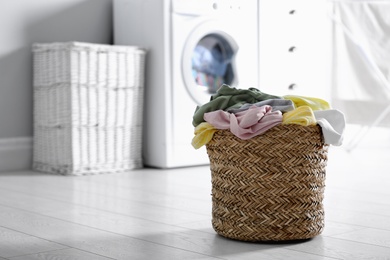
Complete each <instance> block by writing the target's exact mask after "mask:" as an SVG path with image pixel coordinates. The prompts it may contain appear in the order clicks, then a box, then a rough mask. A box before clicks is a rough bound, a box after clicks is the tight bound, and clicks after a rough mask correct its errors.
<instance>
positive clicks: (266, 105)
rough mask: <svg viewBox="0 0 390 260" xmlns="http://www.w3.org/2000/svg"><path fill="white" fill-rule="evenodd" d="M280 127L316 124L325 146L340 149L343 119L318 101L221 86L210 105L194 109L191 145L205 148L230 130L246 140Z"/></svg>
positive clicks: (341, 114) (324, 103)
mask: <svg viewBox="0 0 390 260" xmlns="http://www.w3.org/2000/svg"><path fill="white" fill-rule="evenodd" d="M205 122H207V123H205ZM279 124H298V125H302V126H309V125H315V124H318V125H320V126H321V127H322V133H323V137H324V141H325V143H326V144H331V145H336V146H339V145H341V144H342V141H343V134H344V129H345V117H344V114H343V113H342V112H341V111H339V110H336V109H331V108H330V105H329V103H328V102H326V101H325V100H323V99H320V98H313V97H304V96H294V95H288V96H283V97H278V96H275V95H270V94H265V93H263V92H261V91H260V90H258V89H255V88H250V89H248V90H238V89H236V88H232V87H230V86H228V85H225V84H224V85H222V86H221V88H220V89H218V91H217V93H216V94H215V95H213V96H212V97H211V99H210V102H208V103H206V104H204V105H203V106H200V107H197V108H196V111H195V113H194V116H193V125H194V126H195V132H194V133H195V136H194V138H193V140H192V145H193V147H194V148H195V149H198V148H200V147H202V146H203V145H205V144H207V143H208V142H209V141H210V140H211V139H212V136H213V134H214V132H215V131H216V130H217V129H229V130H230V131H231V132H232V133H233V134H234V135H236V136H237V137H239V138H240V139H243V140H247V139H250V138H252V137H254V136H257V135H260V134H262V133H264V132H266V131H267V130H269V129H271V128H272V127H274V126H276V125H279Z"/></svg>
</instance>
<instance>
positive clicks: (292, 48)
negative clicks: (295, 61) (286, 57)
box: [288, 46, 297, 52]
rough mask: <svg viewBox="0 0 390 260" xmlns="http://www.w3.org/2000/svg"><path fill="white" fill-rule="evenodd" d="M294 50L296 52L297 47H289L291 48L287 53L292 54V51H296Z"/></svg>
mask: <svg viewBox="0 0 390 260" xmlns="http://www.w3.org/2000/svg"><path fill="white" fill-rule="evenodd" d="M296 50H297V47H295V46H291V47H290V48H289V49H288V51H289V52H294V51H296Z"/></svg>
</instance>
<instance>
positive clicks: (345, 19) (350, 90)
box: [329, 0, 390, 146]
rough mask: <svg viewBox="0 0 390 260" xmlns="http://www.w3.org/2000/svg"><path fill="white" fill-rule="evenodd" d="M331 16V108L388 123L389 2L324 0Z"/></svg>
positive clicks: (363, 120) (350, 119)
mask: <svg viewBox="0 0 390 260" xmlns="http://www.w3.org/2000/svg"><path fill="white" fill-rule="evenodd" d="M329 2H330V5H331V8H330V11H329V15H330V18H331V19H332V20H333V30H332V32H333V35H332V36H333V64H332V78H333V79H332V97H331V102H332V105H333V107H335V108H337V109H340V110H342V111H343V112H344V113H345V115H346V120H347V123H352V124H359V125H361V126H363V128H362V132H360V133H358V136H356V138H355V140H353V142H354V144H351V146H355V145H356V144H357V143H358V142H359V141H360V140H361V138H362V137H363V136H364V133H367V131H368V130H369V129H370V128H372V127H374V126H390V1H389V0H382V1H380V0H376V1H373V0H364V1H363V0H355V1H352V0H349V1H345V0H344V1H342V0H338V1H329Z"/></svg>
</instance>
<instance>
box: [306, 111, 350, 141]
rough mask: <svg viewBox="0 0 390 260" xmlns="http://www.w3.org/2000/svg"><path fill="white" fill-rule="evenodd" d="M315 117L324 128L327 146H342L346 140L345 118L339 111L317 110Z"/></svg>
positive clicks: (323, 132)
mask: <svg viewBox="0 0 390 260" xmlns="http://www.w3.org/2000/svg"><path fill="white" fill-rule="evenodd" d="M313 112H314V116H315V118H316V120H317V124H319V125H320V126H321V128H322V134H323V136H324V141H325V143H326V144H331V145H335V146H340V145H342V143H343V139H344V130H345V116H344V114H343V113H342V112H341V111H340V110H337V109H329V110H315V111H313Z"/></svg>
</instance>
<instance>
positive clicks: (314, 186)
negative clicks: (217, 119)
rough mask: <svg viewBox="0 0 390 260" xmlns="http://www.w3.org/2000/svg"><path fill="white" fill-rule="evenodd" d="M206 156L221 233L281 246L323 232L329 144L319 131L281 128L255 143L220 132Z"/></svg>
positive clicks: (215, 222) (214, 215)
mask: <svg viewBox="0 0 390 260" xmlns="http://www.w3.org/2000/svg"><path fill="white" fill-rule="evenodd" d="M207 153H208V155H209V158H210V164H211V166H210V168H211V174H212V202H213V203H212V225H213V228H214V230H215V231H216V232H217V233H218V234H220V235H222V236H224V237H228V238H232V239H237V240H243V241H281V240H297V239H307V238H312V237H314V236H316V235H318V234H320V233H321V232H322V230H323V228H324V208H323V204H322V200H323V197H324V188H325V167H326V163H327V153H328V145H325V144H324V142H323V140H322V132H321V128H320V127H319V126H299V125H279V126H276V127H274V128H272V129H270V130H268V131H267V132H266V133H264V134H263V135H259V136H257V137H255V138H252V139H250V140H241V139H239V138H237V137H236V136H234V135H233V134H232V133H230V131H228V130H218V131H217V132H216V133H215V134H214V136H213V139H212V140H211V141H210V142H209V143H208V144H207Z"/></svg>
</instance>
